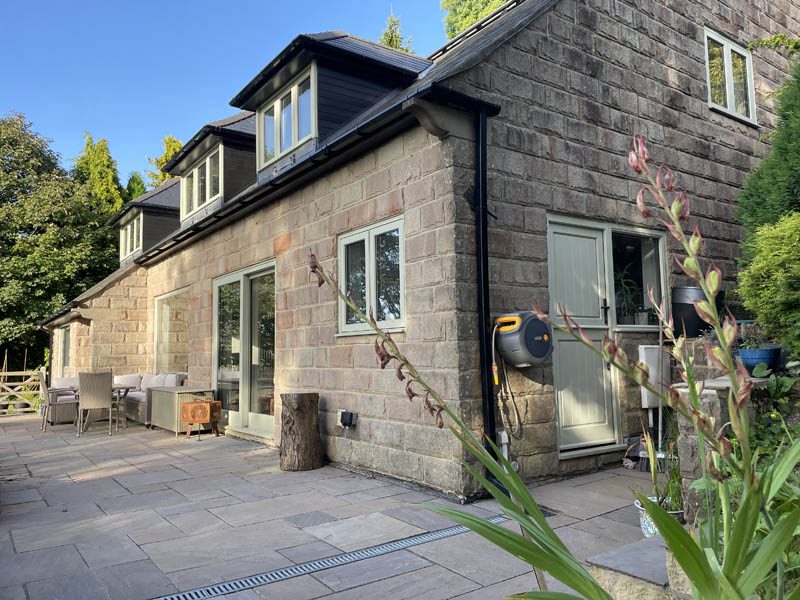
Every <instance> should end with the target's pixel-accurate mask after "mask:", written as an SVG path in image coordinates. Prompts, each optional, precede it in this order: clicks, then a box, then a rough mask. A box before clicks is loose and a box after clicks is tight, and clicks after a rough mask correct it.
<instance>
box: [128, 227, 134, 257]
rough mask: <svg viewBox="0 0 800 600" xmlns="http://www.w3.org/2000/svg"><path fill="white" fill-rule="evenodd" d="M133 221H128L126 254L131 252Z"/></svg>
mask: <svg viewBox="0 0 800 600" xmlns="http://www.w3.org/2000/svg"><path fill="white" fill-rule="evenodd" d="M133 229H134V227H133V223H128V254H130V253H131V252H133Z"/></svg>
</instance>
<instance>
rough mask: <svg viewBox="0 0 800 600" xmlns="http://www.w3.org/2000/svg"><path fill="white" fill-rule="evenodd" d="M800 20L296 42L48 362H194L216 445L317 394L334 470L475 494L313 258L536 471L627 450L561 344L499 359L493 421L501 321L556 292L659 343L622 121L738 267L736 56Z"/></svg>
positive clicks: (611, 384) (572, 350)
mask: <svg viewBox="0 0 800 600" xmlns="http://www.w3.org/2000/svg"><path fill="white" fill-rule="evenodd" d="M798 30H800V8H799V7H798V3H797V2H782V3H773V2H768V1H766V0H757V1H749V2H744V1H739V0H730V1H728V2H718V3H710V4H709V3H703V2H698V1H692V0H684V1H681V2H677V1H668V2H661V1H656V0H644V1H643V2H629V1H624V0H512V1H511V2H508V3H507V4H505V5H504V6H503V7H501V8H500V9H499V10H498V11H497V12H495V13H494V14H492V15H490V16H489V17H487V18H486V19H484V20H482V21H481V22H479V23H477V24H476V25H475V26H474V27H473V28H471V29H470V30H469V31H466V32H464V33H463V34H462V35H460V36H458V37H457V38H455V39H453V40H451V41H449V42H448V43H447V44H446V45H445V46H443V47H442V48H441V49H440V50H438V51H437V52H435V53H434V54H433V55H431V56H430V57H428V58H422V57H418V56H413V55H408V54H404V53H400V52H396V51H393V50H390V49H387V48H385V47H382V46H380V45H378V44H376V43H374V42H370V41H366V40H363V39H360V38H357V37H354V36H351V35H348V34H346V33H343V32H337V31H334V32H325V33H321V34H314V35H300V36H298V37H297V38H295V39H294V41H292V42H291V43H290V44H289V45H288V46H287V47H286V48H285V49H284V50H283V51H282V52H281V53H280V54H279V55H278V56H277V57H275V58H274V59H273V60H272V61H271V62H270V63H269V64H268V65H267V66H266V67H265V68H264V69H263V70H262V71H261V72H260V73H259V74H257V75H256V76H255V77H254V78H253V80H252V81H251V82H249V83H248V84H247V85H246V86H245V87H244V88H243V89H242V91H240V92H239V93H238V94H237V95H236V96H235V97H234V99H233V100H232V101H231V104H232V105H233V106H234V107H236V108H239V109H241V110H242V111H244V112H242V113H240V114H238V115H236V116H234V117H231V118H229V119H225V120H223V121H221V122H217V123H215V124H210V125H208V126H205V127H203V128H202V129H201V130H200V131H199V132H198V134H197V135H196V136H195V137H194V138H192V140H191V141H190V142H189V143H187V144H186V146H184V148H183V149H182V150H181V152H180V153H179V155H177V156H176V157H175V158H174V159H173V160H172V161H171V163H170V164H169V165H167V167H166V170H167V171H169V172H170V173H172V174H173V175H175V176H177V177H179V178H180V185H177V184H175V185H173V186H172V187H171V188H170V189H177V188H180V200H179V203H178V204H179V219H178V222H177V223H176V224H175V229H174V230H173V231H171V232H170V233H169V234H166V235H164V237H162V238H161V239H159V240H158V241H152V238H151V237H148V234H147V233H146V232H145V233H140V239H142V240H143V241H144V240H145V239H146V240H147V242H146V243H145V244H144V245H143V247H142V248H141V249H140V250H139V251H137V254H136V255H135V256H133V258H131V259H128V257H125V260H123V261H122V263H121V266H120V269H119V270H118V271H116V272H115V273H114V274H112V275H111V276H109V277H108V278H107V279H106V280H104V281H103V282H101V283H100V284H98V285H97V286H95V287H94V288H92V289H91V290H89V291H88V292H87V293H85V294H83V295H82V296H80V297H79V298H77V299H76V300H75V301H73V302H72V303H70V304H69V305H67V306H66V307H64V308H63V309H62V310H61V311H59V313H57V314H56V315H54V316H53V317H52V318H51V319H50V320H49V321H48V322H47V323H46V324H45V326H46V327H47V328H49V329H50V330H52V331H54V332H55V337H54V344H53V345H54V353H53V355H54V359H53V361H54V362H53V370H54V372H55V373H61V372H63V373H72V372H77V371H78V370H82V369H101V368H109V367H110V368H112V369H114V371H115V372H118V373H125V372H132V371H147V370H149V371H158V370H164V369H166V368H170V369H180V370H185V371H186V372H188V378H189V382H190V384H192V385H196V386H207V387H209V389H214V390H215V391H216V392H217V394H218V397H219V398H221V399H222V401H223V403H224V408H225V412H226V417H227V428H226V432H227V434H229V435H240V436H246V437H248V438H253V439H259V440H262V441H264V442H265V443H270V444H273V443H277V442H278V441H279V439H280V427H279V424H280V419H279V418H276V415H279V414H280V394H281V393H284V392H288V391H317V392H319V394H320V410H321V411H322V415H321V417H322V418H321V427H322V433H323V441H324V445H325V451H326V453H327V455H328V457H329V458H330V459H331V460H333V461H336V462H338V463H343V464H346V465H350V466H352V467H354V468H359V469H365V470H369V471H374V472H378V473H383V474H387V475H391V476H394V477H397V478H401V479H406V480H411V481H415V482H418V483H421V484H424V485H427V486H430V487H433V488H436V489H439V490H442V491H444V492H447V493H452V494H455V495H457V496H461V497H468V496H470V495H471V494H472V493H474V492H475V490H476V488H475V484H474V482H473V481H471V479H470V477H469V476H468V474H467V473H466V471H465V469H464V468H463V467H462V465H461V461H462V460H463V459H464V458H465V457H464V452H463V451H462V449H461V447H460V446H459V444H458V443H457V442H456V441H455V440H454V439H453V437H452V436H451V435H450V434H449V433H448V432H447V431H446V430H444V431H442V430H439V429H437V428H436V427H435V426H434V423H433V422H432V419H431V418H429V417H428V415H427V414H426V413H425V412H424V411H423V410H422V408H421V407H420V405H419V403H416V402H409V401H408V400H406V399H405V396H404V394H403V389H402V386H401V385H399V384H398V381H397V380H396V378H395V376H394V373H391V372H385V371H382V370H380V369H377V368H376V361H375V356H374V352H373V349H372V343H373V336H371V335H369V332H368V330H367V328H366V327H365V325H364V323H360V322H358V319H356V318H354V315H352V314H349V313H348V312H347V311H346V310H345V307H344V306H343V305H341V304H340V303H338V302H337V301H336V300H335V298H334V297H333V296H332V295H331V293H330V292H329V291H328V290H327V289H325V288H317V285H316V281H315V280H314V279H313V278H312V277H310V274H309V271H308V255H309V252H312V251H313V252H314V253H315V254H316V256H317V257H318V259H319V260H320V262H321V263H322V265H323V266H324V268H325V269H326V270H329V271H331V272H333V273H335V274H337V276H338V278H339V280H340V281H341V282H342V283H343V285H344V286H345V287H346V288H347V289H348V291H349V292H350V293H351V294H352V295H353V297H354V298H355V299H356V300H357V301H358V302H360V303H361V305H362V306H364V307H367V308H371V309H372V310H373V311H374V312H375V314H376V316H377V318H378V320H379V321H380V322H381V324H382V325H383V326H384V327H385V328H387V329H389V330H391V331H392V332H394V335H395V337H396V339H397V340H398V341H399V343H400V344H401V346H402V348H403V350H404V352H406V354H407V355H408V357H409V358H410V359H411V360H412V361H413V362H414V363H415V365H416V366H417V367H418V368H419V369H420V370H421V371H422V372H423V373H424V375H425V376H426V377H427V378H428V380H429V381H430V382H431V383H432V384H434V385H435V387H437V388H438V389H439V390H441V391H442V393H443V395H444V396H445V397H446V398H448V401H449V402H451V403H452V406H453V407H454V408H455V409H456V410H457V411H458V412H459V413H460V414H461V415H462V417H463V418H464V419H465V420H466V421H467V422H468V423H470V424H471V425H472V426H473V427H474V429H475V430H476V431H483V432H485V433H486V434H487V435H493V436H494V435H498V430H506V432H509V431H511V432H512V433H514V435H511V436H508V439H509V440H510V445H509V448H508V450H509V452H510V455H511V456H512V457H513V458H514V460H516V462H517V463H518V465H519V468H520V470H521V472H522V474H523V475H524V476H525V477H526V478H530V479H533V478H541V477H550V476H558V475H561V474H565V473H570V472H576V471H581V470H588V469H592V468H596V467H597V466H600V465H602V464H604V463H608V462H615V461H618V460H619V458H620V456H621V453H622V451H623V449H624V448H625V442H626V439H627V437H628V436H630V435H636V434H638V433H639V432H641V431H642V426H643V425H642V421H643V419H646V416H645V413H644V411H643V410H642V409H641V400H640V394H639V391H638V389H637V388H635V387H631V386H629V385H626V384H625V383H624V382H623V381H621V380H619V379H617V378H616V377H615V376H614V375H613V374H612V373H611V372H610V371H608V370H607V369H606V368H605V366H604V365H603V364H602V362H600V361H597V360H595V359H594V358H593V357H592V356H590V355H589V354H587V353H586V352H583V351H581V350H580V349H579V348H576V347H575V345H574V344H573V343H572V342H569V341H568V340H565V339H561V338H559V337H558V336H556V338H555V340H554V346H555V349H554V352H553V354H552V357H551V359H549V360H548V361H546V362H544V363H542V364H539V365H535V366H532V367H528V368H523V369H509V370H508V380H509V386H510V388H511V390H512V391H513V392H514V394H515V403H514V404H515V406H516V412H515V411H514V410H513V409H512V410H509V411H507V412H505V411H504V412H503V413H501V412H499V411H498V410H497V406H496V399H495V392H496V390H495V389H494V387H493V383H492V381H491V377H490V371H489V367H490V361H491V351H492V348H491V333H492V324H493V319H494V317H496V316H498V315H500V314H503V313H507V312H512V311H519V310H527V309H530V307H532V306H533V304H534V303H535V302H538V303H539V305H541V306H545V307H546V306H550V307H551V311H552V310H553V307H555V306H556V304H557V303H565V304H566V305H567V306H568V307H569V308H570V310H571V312H572V313H573V314H575V315H577V316H578V317H579V319H580V321H581V322H582V323H583V324H584V325H585V326H586V328H587V330H589V331H591V334H592V335H593V336H595V337H596V338H597V339H601V338H602V336H603V335H610V336H612V337H615V338H616V339H618V341H619V342H620V343H622V344H623V345H624V346H625V347H626V349H627V350H628V351H629V354H632V355H635V354H636V346H637V345H638V344H640V343H653V342H655V341H656V340H657V339H658V328H657V327H656V326H655V325H654V324H653V322H652V318H651V311H648V308H649V303H648V300H647V299H646V296H645V294H644V290H645V289H646V288H648V287H650V286H655V289H656V293H657V294H659V295H661V296H663V297H666V298H669V294H670V289H671V287H672V286H674V285H680V283H681V279H680V276H679V275H678V274H677V273H675V272H674V268H673V267H672V264H673V261H671V259H670V251H671V248H670V247H669V245H668V243H667V241H666V239H665V237H664V235H663V233H662V232H661V231H660V230H658V229H654V228H653V224H652V223H648V222H644V221H643V220H642V219H641V217H640V216H639V214H638V212H637V211H636V207H635V202H634V199H635V195H636V192H637V191H638V188H639V183H638V182H637V181H635V180H634V179H632V178H631V176H630V174H629V172H628V169H627V165H626V160H625V154H626V152H627V149H628V147H629V144H630V142H631V138H632V136H633V135H634V134H635V133H642V134H644V135H645V136H646V137H647V139H648V140H649V142H650V144H651V148H652V150H653V152H654V154H655V158H656V160H658V161H666V162H669V163H670V164H671V165H672V166H673V167H674V168H675V169H676V170H677V171H678V172H679V173H680V179H679V184H680V186H682V187H683V188H684V189H686V190H687V191H688V193H689V194H690V195H691V196H692V198H693V213H694V215H695V216H696V218H697V219H698V221H699V226H700V229H701V231H702V233H703V235H704V236H705V238H706V240H707V250H708V253H710V255H711V256H712V257H713V259H714V260H715V261H716V262H717V263H718V264H719V265H720V266H721V267H722V269H723V271H724V272H725V274H726V277H727V278H728V282H729V283H730V281H731V280H732V278H733V276H734V270H735V259H736V257H737V255H738V242H739V237H740V231H739V227H738V226H737V224H736V222H735V218H734V212H735V207H734V197H735V195H736V193H737V191H738V189H739V188H740V186H741V185H742V182H743V180H744V178H745V176H746V174H747V173H748V172H749V171H750V170H751V169H752V168H753V167H754V166H755V164H756V163H757V161H758V160H759V159H760V158H761V157H762V156H764V154H765V153H766V152H767V150H768V145H767V144H766V143H765V142H764V141H762V138H761V137H760V136H761V134H762V133H763V132H764V131H767V130H769V129H770V128H771V127H773V126H774V125H775V123H776V116H775V114H774V111H773V104H774V100H773V98H772V97H771V95H770V92H772V91H774V90H775V89H776V88H777V87H778V86H779V85H780V84H781V82H782V79H783V77H784V75H785V73H786V71H787V66H788V64H787V61H786V59H785V58H783V57H782V56H781V55H779V54H778V53H776V52H773V51H770V50H764V51H761V50H759V51H758V53H751V52H749V51H747V50H746V49H745V47H746V46H747V44H748V43H749V42H750V41H751V40H753V39H755V38H759V37H763V36H765V35H769V34H773V33H791V32H793V31H795V32H796V31H798ZM152 193H153V192H151V194H152ZM122 223H127V221H123V220H120V224H122ZM144 227H145V228H147V220H146V219H145V221H144ZM175 315H178V317H175ZM67 334H68V335H67ZM65 359H66V360H65ZM340 409H347V410H351V411H355V412H356V413H358V424H357V426H356V427H354V428H351V429H349V430H347V431H345V430H344V429H343V428H342V427H340V426H339V425H338V423H337V414H338V411H339V410H340ZM515 414H518V418H516V417H515ZM503 439H505V437H504V438H503Z"/></svg>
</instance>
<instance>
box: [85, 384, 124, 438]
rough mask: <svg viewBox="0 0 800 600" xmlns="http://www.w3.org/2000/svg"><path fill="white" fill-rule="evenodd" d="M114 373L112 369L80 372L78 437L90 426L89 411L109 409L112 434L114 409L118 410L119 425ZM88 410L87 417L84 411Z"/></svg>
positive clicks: (109, 424) (109, 426)
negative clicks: (101, 371)
mask: <svg viewBox="0 0 800 600" xmlns="http://www.w3.org/2000/svg"><path fill="white" fill-rule="evenodd" d="M113 383H114V375H113V374H112V373H111V371H105V372H103V373H78V387H79V388H80V392H79V394H80V396H79V398H78V401H79V405H78V437H80V435H81V432H82V431H86V428H87V427H88V426H89V411H92V410H99V409H105V410H107V411H108V435H111V432H112V429H113V427H112V425H113V411H114V410H115V409H116V411H117V424H118V425H119V403H118V402H117V400H116V398H115V396H114V390H113ZM84 411H86V418H85V419H84V418H83V413H84Z"/></svg>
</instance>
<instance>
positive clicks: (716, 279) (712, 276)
mask: <svg viewBox="0 0 800 600" xmlns="http://www.w3.org/2000/svg"><path fill="white" fill-rule="evenodd" d="M706 285H707V286H708V289H709V291H710V292H711V294H712V295H713V296H716V295H717V294H718V293H719V290H720V288H721V287H722V271H720V270H719V267H714V266H712V267H709V269H708V271H706Z"/></svg>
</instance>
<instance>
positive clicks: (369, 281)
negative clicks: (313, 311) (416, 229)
mask: <svg viewBox="0 0 800 600" xmlns="http://www.w3.org/2000/svg"><path fill="white" fill-rule="evenodd" d="M403 220H404V219H403V217H402V216H400V217H393V218H391V219H387V220H385V221H381V222H379V223H375V224H374V225H369V226H367V227H362V228H361V229H357V230H355V231H351V232H349V233H347V234H344V235H342V236H340V237H339V240H338V257H339V259H338V261H339V281H340V282H342V284H343V285H346V281H347V260H346V259H347V257H346V248H347V246H349V245H351V244H355V243H358V242H362V241H363V243H364V256H365V261H366V269H365V278H366V307H367V311H368V312H369V311H370V310H371V311H372V312H373V314H375V315H376V318H377V310H376V308H377V301H378V299H377V294H378V292H377V284H378V281H377V279H378V278H377V268H376V264H375V263H376V253H375V247H376V243H375V238H376V237H378V236H379V235H381V234H384V233H388V232H390V231H394V230H397V231H398V240H399V253H398V254H399V256H398V260H399V276H400V307H399V308H400V318H398V319H391V320H379V321H378V325H380V326H381V328H383V329H384V330H386V331H390V332H397V331H403V330H405V326H406V274H405V271H406V268H405V265H406V257H405V234H404V224H403ZM345 291H346V290H345ZM371 332H372V328H371V327H370V326H369V324H368V323H348V322H347V305H346V304H345V303H344V301H342V300H339V334H338V335H358V334H364V333H371Z"/></svg>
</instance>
